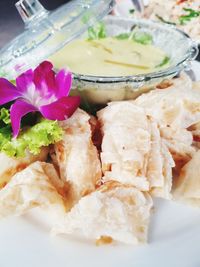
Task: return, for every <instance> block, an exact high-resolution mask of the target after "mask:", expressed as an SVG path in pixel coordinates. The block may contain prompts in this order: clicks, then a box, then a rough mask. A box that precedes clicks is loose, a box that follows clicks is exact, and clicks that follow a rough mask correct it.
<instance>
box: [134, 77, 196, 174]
mask: <svg viewBox="0 0 200 267" xmlns="http://www.w3.org/2000/svg"><path fill="white" fill-rule="evenodd" d="M134 103H135V104H136V105H138V106H139V107H143V108H144V109H145V112H146V113H147V114H148V115H150V116H152V117H153V118H154V119H155V120H156V121H157V123H158V125H159V128H160V133H161V137H162V138H163V139H164V141H165V144H166V145H167V147H168V148H169V150H170V152H171V153H172V155H173V159H174V160H175V163H176V165H177V168H176V169H177V170H178V169H180V168H181V167H182V166H183V165H184V164H186V163H187V162H188V161H189V160H190V159H191V158H192V155H193V154H194V153H195V151H196V148H195V147H194V145H193V136H192V133H191V132H190V131H189V130H188V128H189V127H191V125H193V124H195V123H198V122H199V121H200V88H199V86H198V84H195V85H194V86H193V84H192V83H191V81H190V83H188V82H187V80H186V81H185V80H184V79H183V80H182V79H179V80H178V82H175V84H173V85H172V86H170V87H169V88H167V89H164V90H159V89H157V90H154V91H151V92H150V93H148V94H144V95H141V96H140V97H139V98H138V99H136V100H135V101H134Z"/></svg>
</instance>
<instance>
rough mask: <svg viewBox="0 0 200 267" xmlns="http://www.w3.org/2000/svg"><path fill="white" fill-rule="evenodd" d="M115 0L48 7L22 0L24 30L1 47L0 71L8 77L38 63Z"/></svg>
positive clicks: (98, 17) (74, 0)
mask: <svg viewBox="0 0 200 267" xmlns="http://www.w3.org/2000/svg"><path fill="white" fill-rule="evenodd" d="M113 2H114V1H112V0H72V1H70V2H69V3H67V4H65V5H63V6H61V7H59V8H58V9H56V10H54V11H47V10H46V9H45V8H44V7H43V6H42V5H41V3H40V2H39V1H38V0H20V1H18V2H17V3H16V8H17V10H18V12H19V14H20V15H21V17H22V19H23V21H24V23H25V31H24V32H23V33H22V34H20V35H19V36H18V37H17V38H15V39H14V40H13V41H11V42H10V43H9V44H8V45H6V46H5V47H4V48H3V49H1V50H0V75H1V76H5V77H7V78H9V79H13V78H15V77H16V76H17V75H19V74H20V73H21V72H23V71H25V70H27V69H29V68H32V67H35V66H36V65H37V64H39V63H40V62H41V61H42V60H44V59H46V58H48V57H49V56H50V55H52V54H54V53H55V52H56V51H58V50H59V49H61V48H62V47H63V46H64V45H66V44H67V43H68V42H70V41H72V40H73V39H74V38H76V37H78V36H79V35H81V34H82V33H83V32H85V31H86V30H87V29H88V27H89V26H91V25H93V24H95V23H96V22H97V21H99V20H101V19H102V18H103V17H104V16H105V15H107V14H108V13H109V12H110V10H111V9H112V7H113Z"/></svg>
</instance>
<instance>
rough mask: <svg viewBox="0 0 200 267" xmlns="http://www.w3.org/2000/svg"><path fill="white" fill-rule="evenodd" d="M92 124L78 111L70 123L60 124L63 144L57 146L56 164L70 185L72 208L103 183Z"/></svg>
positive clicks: (61, 142)
mask: <svg viewBox="0 0 200 267" xmlns="http://www.w3.org/2000/svg"><path fill="white" fill-rule="evenodd" d="M89 120H90V116H89V115H88V114H87V113H86V112H84V111H83V110H81V109H78V110H77V111H76V112H75V113H74V114H73V116H72V117H71V118H70V119H68V120H66V121H64V122H61V125H62V127H63V130H64V136H63V140H62V141H60V142H58V143H57V144H56V145H55V146H54V149H55V155H54V163H56V164H57V166H58V168H59V171H60V176H61V178H62V180H63V181H66V182H68V184H69V194H70V198H71V201H72V205H73V203H75V202H76V201H78V200H79V199H80V198H81V197H82V196H85V195H87V194H88V193H90V192H92V191H94V190H95V187H96V185H97V184H98V183H99V182H100V180H101V165H100V160H99V155H98V152H97V149H96V147H95V146H94V144H93V142H92V130H91V126H90V122H89Z"/></svg>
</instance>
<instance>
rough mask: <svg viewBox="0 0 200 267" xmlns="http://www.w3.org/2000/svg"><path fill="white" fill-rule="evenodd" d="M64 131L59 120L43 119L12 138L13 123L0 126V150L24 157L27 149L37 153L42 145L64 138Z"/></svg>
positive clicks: (9, 154) (17, 156)
mask: <svg viewBox="0 0 200 267" xmlns="http://www.w3.org/2000/svg"><path fill="white" fill-rule="evenodd" d="M62 135H63V131H62V128H61V127H60V126H59V124H58V122H57V121H50V120H46V119H42V120H41V121H40V122H38V123H36V124H35V125H34V126H32V127H29V128H27V129H26V130H24V131H23V132H22V133H21V134H20V135H19V137H18V138H12V129H11V125H7V126H5V127H3V128H0V151H1V152H4V153H5V154H6V155H8V156H9V157H16V158H19V157H24V156H25V155H26V151H29V152H30V153H32V154H34V155H37V154H39V152H40V149H41V147H43V146H48V145H50V144H54V143H55V142H58V141H60V140H61V139H62Z"/></svg>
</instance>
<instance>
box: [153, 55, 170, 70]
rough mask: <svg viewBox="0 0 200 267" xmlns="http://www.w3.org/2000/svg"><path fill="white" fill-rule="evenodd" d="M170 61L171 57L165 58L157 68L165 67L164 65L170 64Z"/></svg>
mask: <svg viewBox="0 0 200 267" xmlns="http://www.w3.org/2000/svg"><path fill="white" fill-rule="evenodd" d="M169 61H170V58H169V57H167V56H166V57H164V59H163V60H162V62H161V63H160V64H159V65H157V66H156V68H160V67H163V66H164V65H166V64H168V63H169Z"/></svg>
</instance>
